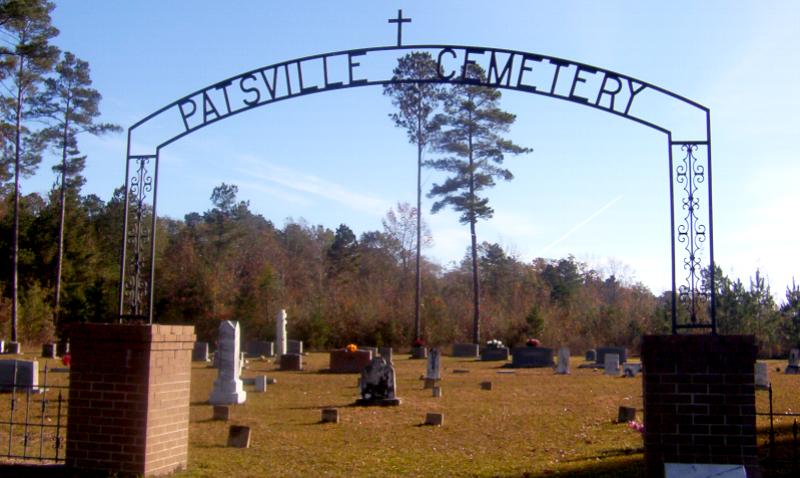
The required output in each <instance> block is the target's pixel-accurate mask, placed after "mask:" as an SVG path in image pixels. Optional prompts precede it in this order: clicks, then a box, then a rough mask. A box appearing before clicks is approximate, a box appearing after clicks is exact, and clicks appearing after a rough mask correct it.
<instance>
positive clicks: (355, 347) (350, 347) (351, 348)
mask: <svg viewBox="0 0 800 478" xmlns="http://www.w3.org/2000/svg"><path fill="white" fill-rule="evenodd" d="M344 349H345V350H346V351H348V352H355V351H356V350H358V345H356V344H347V347H345V348H344Z"/></svg>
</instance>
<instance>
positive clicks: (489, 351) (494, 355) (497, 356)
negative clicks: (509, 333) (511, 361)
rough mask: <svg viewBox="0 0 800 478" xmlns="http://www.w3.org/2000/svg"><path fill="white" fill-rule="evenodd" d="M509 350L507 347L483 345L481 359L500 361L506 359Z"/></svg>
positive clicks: (484, 360)
mask: <svg viewBox="0 0 800 478" xmlns="http://www.w3.org/2000/svg"><path fill="white" fill-rule="evenodd" d="M509 355H510V352H509V350H508V347H498V348H492V347H485V348H483V349H482V350H481V361H483V362H500V361H506V360H508V358H509Z"/></svg>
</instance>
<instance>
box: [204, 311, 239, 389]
mask: <svg viewBox="0 0 800 478" xmlns="http://www.w3.org/2000/svg"><path fill="white" fill-rule="evenodd" d="M239 338H240V332H239V323H238V322H234V321H231V320H224V321H222V322H220V324H219V339H218V348H217V356H218V357H219V361H218V365H219V368H218V369H217V379H216V380H215V381H214V389H213V390H212V391H211V396H210V397H209V398H208V402H209V403H211V404H212V405H230V404H237V403H244V401H245V400H246V398H247V393H246V392H245V391H244V387H243V384H242V380H241V379H240V378H239V372H240V370H241V365H240V363H239V362H240V360H241V355H240V354H239V346H240V345H239Z"/></svg>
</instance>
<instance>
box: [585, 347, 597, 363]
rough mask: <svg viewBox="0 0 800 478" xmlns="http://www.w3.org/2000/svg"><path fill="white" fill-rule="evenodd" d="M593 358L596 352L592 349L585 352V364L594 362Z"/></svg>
mask: <svg viewBox="0 0 800 478" xmlns="http://www.w3.org/2000/svg"><path fill="white" fill-rule="evenodd" d="M595 357H597V352H595V350H594V349H589V350H587V351H586V361H587V362H594V361H595Z"/></svg>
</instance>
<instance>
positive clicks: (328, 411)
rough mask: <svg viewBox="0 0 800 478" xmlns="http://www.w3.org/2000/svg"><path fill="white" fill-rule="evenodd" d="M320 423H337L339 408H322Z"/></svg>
mask: <svg viewBox="0 0 800 478" xmlns="http://www.w3.org/2000/svg"><path fill="white" fill-rule="evenodd" d="M320 422H321V423H339V409H338V408H323V409H322V418H321V419H320Z"/></svg>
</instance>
